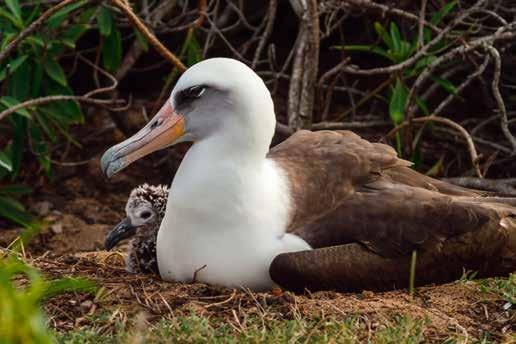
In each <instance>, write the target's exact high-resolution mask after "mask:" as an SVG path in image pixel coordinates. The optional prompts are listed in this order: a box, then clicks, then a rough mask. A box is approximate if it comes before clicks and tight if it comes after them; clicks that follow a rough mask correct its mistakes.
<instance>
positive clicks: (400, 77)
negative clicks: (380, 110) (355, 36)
mask: <svg viewBox="0 0 516 344" xmlns="http://www.w3.org/2000/svg"><path fill="white" fill-rule="evenodd" d="M456 5H457V1H452V2H449V3H447V4H445V5H444V6H443V7H442V8H441V9H440V10H439V11H437V12H436V13H434V14H433V16H432V19H431V23H432V24H434V25H438V24H439V23H440V22H441V21H442V20H443V19H444V18H445V17H446V16H447V15H448V14H449V13H450V12H452V11H453V10H454V9H455V7H456ZM374 30H375V32H376V35H377V36H378V41H379V43H378V44H370V45H342V46H336V47H335V48H336V49H340V50H345V51H348V52H362V53H371V54H374V55H377V56H380V57H382V58H385V59H387V60H389V62H391V63H393V64H400V63H403V62H405V61H407V60H409V59H411V58H414V55H415V54H416V53H417V51H418V49H419V48H420V46H419V45H420V43H422V45H427V44H428V43H430V42H431V41H432V39H434V37H433V35H434V33H433V32H432V31H431V30H430V29H429V28H427V27H425V28H424V31H423V37H422V42H420V38H419V36H418V35H417V34H416V35H415V36H414V37H405V36H404V35H403V34H402V33H401V32H400V30H399V28H398V26H397V25H396V23H394V22H391V23H390V24H389V25H388V26H387V27H384V26H383V25H382V24H381V23H379V22H375V23H374ZM446 47H447V42H446V41H445V40H442V41H441V42H437V43H436V44H435V45H433V47H432V48H431V49H429V51H428V52H427V54H424V55H423V56H421V57H419V59H418V60H417V61H416V62H415V63H414V64H413V65H412V67H409V68H406V69H404V70H403V72H399V73H396V74H395V75H394V76H393V77H392V79H391V80H392V84H391V87H390V95H389V115H390V117H391V120H392V121H393V123H394V124H395V125H398V124H400V123H402V122H403V121H404V120H405V108H406V105H407V96H408V93H409V91H408V90H409V88H408V86H407V83H408V82H409V81H410V80H411V79H413V78H415V77H417V76H419V75H420V74H421V72H422V71H423V70H424V69H425V68H426V67H428V66H429V65H430V64H431V63H432V62H433V61H435V59H436V58H437V57H438V55H439V52H440V51H442V50H443V49H444V48H446ZM431 80H433V81H434V82H435V83H436V84H437V85H439V86H440V87H441V88H442V89H444V90H445V91H446V92H447V93H450V94H454V95H456V94H457V89H456V87H455V86H454V85H453V83H452V82H451V81H450V80H448V79H446V78H444V77H439V76H432V77H431ZM416 105H417V106H418V108H419V109H420V110H421V111H422V112H423V113H424V114H425V115H429V114H430V111H429V110H428V106H427V104H426V103H425V102H424V101H423V100H422V99H416ZM397 142H398V151H399V153H400V154H401V149H400V144H401V143H400V136H399V134H398V135H397Z"/></svg>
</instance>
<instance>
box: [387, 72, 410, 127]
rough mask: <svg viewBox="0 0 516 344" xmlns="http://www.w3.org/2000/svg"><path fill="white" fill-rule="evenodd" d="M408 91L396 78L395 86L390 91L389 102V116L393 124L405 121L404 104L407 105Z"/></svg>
mask: <svg viewBox="0 0 516 344" xmlns="http://www.w3.org/2000/svg"><path fill="white" fill-rule="evenodd" d="M407 96H408V91H407V88H406V87H405V85H403V83H402V81H401V80H400V79H399V78H397V79H396V85H395V86H394V88H393V89H392V95H391V99H390V101H389V114H390V116H391V119H392V121H393V122H394V123H395V124H400V123H401V122H403V120H404V119H405V104H406V103H407Z"/></svg>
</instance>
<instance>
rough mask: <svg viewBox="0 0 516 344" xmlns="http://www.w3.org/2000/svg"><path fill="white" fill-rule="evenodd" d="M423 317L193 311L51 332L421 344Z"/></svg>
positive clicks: (115, 339)
mask: <svg viewBox="0 0 516 344" xmlns="http://www.w3.org/2000/svg"><path fill="white" fill-rule="evenodd" d="M427 325H429V321H428V320H414V319H412V318H410V317H407V316H399V317H395V318H394V319H392V320H389V321H388V324H386V325H380V326H377V328H375V329H372V328H371V326H373V327H374V326H376V325H375V324H367V323H366V322H365V321H364V320H363V319H361V318H359V317H350V318H348V319H346V320H344V321H338V320H336V319H333V318H320V319H310V320H308V319H304V318H297V319H291V320H281V319H277V320H274V321H267V322H265V321H263V319H261V318H259V317H251V318H248V319H245V320H244V321H239V322H238V323H237V322H227V321H224V320H223V319H217V318H207V317H202V316H198V315H195V314H192V315H189V316H178V317H171V318H168V319H162V320H161V321H159V322H158V323H156V324H155V325H152V326H149V325H148V324H147V323H146V322H145V320H143V319H142V318H141V317H140V319H139V320H137V321H136V322H135V323H134V324H133V326H132V328H130V327H126V326H124V325H122V324H120V323H119V324H118V325H117V328H118V331H117V332H116V334H102V328H103V327H102V326H100V327H97V328H88V329H82V330H77V331H73V332H68V333H62V334H60V333H56V339H57V342H58V343H66V344H73V343H85V342H88V343H90V342H91V343H93V342H94V343H103V344H109V343H292V342H296V343H327V342H336V343H357V342H372V343H380V344H387V343H400V344H403V343H406V344H413V343H414V344H415V343H423V342H424V340H425V337H424V333H425V329H426V326H427Z"/></svg>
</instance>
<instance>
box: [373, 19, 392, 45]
mask: <svg viewBox="0 0 516 344" xmlns="http://www.w3.org/2000/svg"><path fill="white" fill-rule="evenodd" d="M374 29H375V31H376V33H377V34H378V37H380V38H381V39H382V40H383V42H384V43H385V45H387V47H389V48H391V49H392V47H393V46H392V39H391V37H390V36H389V34H388V33H387V30H385V28H384V27H383V25H382V24H380V23H379V22H375V23H374Z"/></svg>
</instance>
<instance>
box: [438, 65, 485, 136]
mask: <svg viewBox="0 0 516 344" xmlns="http://www.w3.org/2000/svg"><path fill="white" fill-rule="evenodd" d="M488 64H489V56H486V57H485V58H484V62H483V63H482V64H481V65H480V66H479V67H478V68H477V70H476V71H475V72H474V73H472V74H470V75H469V76H468V77H467V79H466V80H464V81H463V82H462V83H461V84H460V85H459V86H458V87H457V93H456V94H450V95H449V96H448V97H446V99H445V100H444V101H443V102H441V104H439V106H438V107H437V108H436V109H435V110H434V115H435V116H439V115H440V114H441V112H442V111H443V110H444V109H445V108H446V107H447V106H448V105H449V104H450V103H451V102H452V101H453V99H455V98H456V97H457V95H459V94H460V93H461V92H462V91H463V90H464V89H465V88H466V87H468V86H469V84H471V82H472V81H473V80H475V79H476V78H478V77H479V76H480V75H482V74H483V73H484V71H485V70H486V67H487V65H488ZM472 134H473V132H472Z"/></svg>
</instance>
